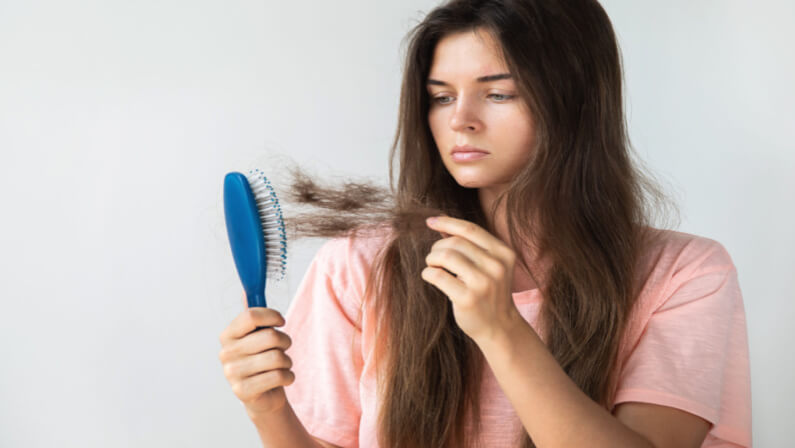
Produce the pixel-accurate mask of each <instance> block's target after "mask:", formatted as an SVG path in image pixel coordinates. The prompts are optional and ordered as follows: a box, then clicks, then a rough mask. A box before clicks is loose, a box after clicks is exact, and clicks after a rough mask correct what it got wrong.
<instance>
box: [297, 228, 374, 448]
mask: <svg viewBox="0 0 795 448" xmlns="http://www.w3.org/2000/svg"><path fill="white" fill-rule="evenodd" d="M347 247H348V246H347V239H346V238H335V239H332V240H330V241H328V242H326V243H325V244H324V245H323V246H321V248H320V249H319V250H318V252H317V254H316V255H315V258H314V259H313V260H312V262H311V263H310V265H309V268H308V269H307V272H306V273H305V275H304V277H303V280H302V281H301V283H300V285H299V287H298V290H297V292H296V294H295V296H294V298H293V300H292V302H291V303H290V306H289V307H288V310H287V313H286V315H285V326H284V327H283V331H284V332H285V333H287V335H288V336H290V338H291V340H292V344H291V345H290V347H289V348H288V349H287V351H286V353H287V355H288V356H289V357H290V358H291V359H292V361H293V367H292V371H293V373H295V381H294V382H293V383H292V384H290V385H288V386H287V387H285V394H286V396H287V399H288V401H289V403H290V405H291V406H292V408H293V410H294V411H295V413H296V415H297V416H298V418H299V420H300V421H301V423H303V425H304V427H306V429H307V431H308V432H309V433H310V434H311V435H312V436H314V437H318V438H320V439H322V440H325V441H327V442H330V443H333V444H335V445H339V446H344V447H351V446H358V432H359V421H360V417H361V412H362V411H361V404H360V400H359V378H360V376H361V366H362V360H361V349H360V348H359V347H360V344H361V328H360V326H359V325H358V324H357V318H358V311H359V305H358V302H359V300H360V299H359V298H358V297H356V296H355V294H352V293H351V291H352V288H350V287H349V277H348V276H347V274H346V258H347V257H346V254H347Z"/></svg>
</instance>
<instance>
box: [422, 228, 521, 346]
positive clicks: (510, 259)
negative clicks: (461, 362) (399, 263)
mask: <svg viewBox="0 0 795 448" xmlns="http://www.w3.org/2000/svg"><path fill="white" fill-rule="evenodd" d="M427 224H428V227H430V228H431V229H434V230H436V231H438V232H440V233H442V235H451V236H449V237H445V238H442V239H441V240H439V241H437V242H435V243H434V244H433V246H432V247H431V252H430V253H429V254H428V256H427V257H425V262H426V263H427V265H428V267H426V268H425V269H423V270H422V273H421V275H422V278H423V280H425V281H426V282H428V283H430V284H432V285H434V286H436V287H437V288H439V289H440V290H441V291H442V292H443V293H445V294H446V295H447V297H448V298H449V299H450V301H451V302H452V303H453V314H454V316H455V320H456V323H458V326H459V327H460V328H461V330H463V331H464V333H466V334H467V335H469V337H471V338H472V339H473V340H474V341H475V342H476V343H477V344H478V345H480V344H481V342H486V341H489V340H491V339H493V338H494V337H495V336H497V335H499V334H501V333H506V332H508V330H509V329H510V328H512V327H513V325H515V324H516V323H517V322H521V321H522V320H523V318H522V317H521V315H520V314H519V310H518V309H517V308H516V305H515V304H514V302H513V296H512V294H511V289H512V286H513V270H514V263H515V262H516V255H515V253H514V251H513V249H511V248H510V247H508V246H507V245H505V243H503V242H502V241H500V240H499V239H498V238H496V237H495V236H493V235H492V234H490V233H489V232H488V231H486V230H485V229H483V228H482V227H480V226H478V225H477V224H475V223H472V222H469V221H465V220H462V219H456V218H452V217H449V216H438V217H436V222H435V223H430V222H428V223H427ZM445 270H446V271H449V272H446V271H445ZM517 319H518V320H517Z"/></svg>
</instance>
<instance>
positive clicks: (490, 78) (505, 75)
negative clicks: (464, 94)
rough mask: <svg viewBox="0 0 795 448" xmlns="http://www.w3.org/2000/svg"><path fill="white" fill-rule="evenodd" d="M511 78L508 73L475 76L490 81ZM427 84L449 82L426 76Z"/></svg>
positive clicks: (479, 79)
mask: <svg viewBox="0 0 795 448" xmlns="http://www.w3.org/2000/svg"><path fill="white" fill-rule="evenodd" d="M511 78H512V76H511V74H510V73H500V74H498V75H487V76H481V77H480V78H477V79H476V81H477V82H490V81H499V80H500V79H511ZM428 85H429V86H430V85H434V86H449V85H450V84H447V83H446V82H444V81H439V80H438V79H432V78H428Z"/></svg>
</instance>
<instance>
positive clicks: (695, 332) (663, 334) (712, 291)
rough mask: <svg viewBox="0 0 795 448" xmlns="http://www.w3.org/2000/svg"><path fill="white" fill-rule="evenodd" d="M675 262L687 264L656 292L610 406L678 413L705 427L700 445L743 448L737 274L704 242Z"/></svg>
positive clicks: (747, 404) (746, 392)
mask: <svg viewBox="0 0 795 448" xmlns="http://www.w3.org/2000/svg"><path fill="white" fill-rule="evenodd" d="M704 241H706V244H704ZM688 252H689V253H688ZM679 259H680V260H688V261H686V262H685V265H684V266H682V267H680V268H679V269H677V272H675V273H674V274H673V276H672V277H671V279H670V281H669V282H668V284H667V286H666V287H664V289H663V294H662V295H661V297H662V299H661V303H659V304H658V305H657V306H656V307H655V308H653V311H652V313H651V316H650V317H649V320H648V323H647V325H646V327H645V329H644V331H643V333H642V334H641V337H640V339H639V341H638V343H637V345H636V346H635V348H634V349H633V350H632V352H631V353H630V354H629V356H628V358H627V360H626V361H625V363H624V365H623V369H622V374H621V378H620V379H619V386H618V389H617V392H616V399H615V404H618V403H621V402H628V401H636V402H646V403H654V404H659V405H663V406H669V407H674V408H677V409H681V410H683V411H686V412H689V413H692V414H695V415H698V416H700V417H702V418H703V419H705V420H707V421H708V422H710V423H711V426H710V431H709V433H708V435H707V438H706V439H705V441H704V444H702V447H707V446H721V447H727V446H728V447H750V446H751V393H750V366H749V362H748V360H749V358H748V338H747V330H746V320H745V310H744V305H743V299H742V293H741V291H740V285H739V282H738V279H737V270H736V269H735V266H734V264H733V263H732V260H731V258H730V256H729V254H728V253H727V252H726V250H725V248H724V247H723V246H722V245H721V244H720V243H718V242H716V241H714V240H709V239H703V240H702V243H699V244H696V245H691V246H688V248H687V249H686V253H685V254H684V255H681V254H680V257H679Z"/></svg>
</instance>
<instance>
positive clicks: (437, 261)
mask: <svg viewBox="0 0 795 448" xmlns="http://www.w3.org/2000/svg"><path fill="white" fill-rule="evenodd" d="M425 263H426V264H427V265H428V266H430V267H434V268H444V269H446V270H448V271H450V273H451V274H453V275H454V276H455V277H457V278H458V280H461V281H462V282H464V284H465V285H467V286H469V287H480V286H483V284H484V283H486V282H488V280H489V279H488V278H487V274H486V273H485V272H483V271H482V270H481V269H480V268H479V267H478V266H476V265H475V263H474V262H473V261H472V259H470V258H469V257H467V256H466V255H464V254H462V253H461V252H460V251H458V250H457V249H452V248H441V249H434V250H432V251H431V252H430V253H429V254H428V255H427V256H426V257H425Z"/></svg>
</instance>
